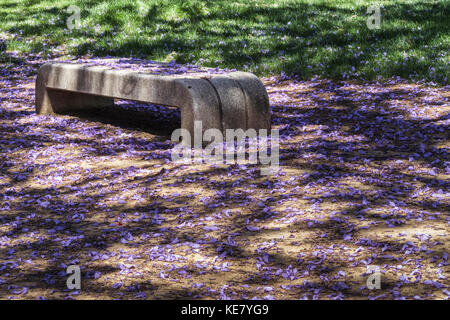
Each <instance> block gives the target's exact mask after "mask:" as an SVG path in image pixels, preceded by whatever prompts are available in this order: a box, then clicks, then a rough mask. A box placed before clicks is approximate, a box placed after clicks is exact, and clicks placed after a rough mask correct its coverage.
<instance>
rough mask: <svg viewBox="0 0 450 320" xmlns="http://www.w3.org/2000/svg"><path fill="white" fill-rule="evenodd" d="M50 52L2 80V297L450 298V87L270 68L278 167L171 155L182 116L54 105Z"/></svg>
mask: <svg viewBox="0 0 450 320" xmlns="http://www.w3.org/2000/svg"><path fill="white" fill-rule="evenodd" d="M43 62H44V61H42V60H41V59H38V58H36V59H33V57H32V56H30V57H28V58H27V59H26V60H25V59H24V60H19V59H18V60H17V61H14V63H11V64H6V63H5V64H3V67H2V70H1V73H0V299H252V298H257V299H368V298H369V299H447V298H448V297H449V295H450V291H449V290H450V289H449V280H448V277H449V276H450V273H449V267H448V264H449V262H448V252H449V247H450V241H449V231H450V227H449V223H450V217H449V212H450V210H449V209H450V201H449V199H450V197H449V196H450V193H449V190H450V189H449V174H450V162H449V153H448V152H449V147H450V144H449V140H448V133H449V130H448V126H449V121H450V118H449V111H450V104H449V97H450V90H449V89H450V88H449V87H448V86H447V87H440V88H439V87H434V86H430V85H425V84H419V83H416V84H414V83H408V82H405V81H403V80H400V79H390V80H389V81H384V82H380V83H377V82H366V83H363V82H351V81H347V82H333V81H331V80H326V79H312V80H311V81H297V80H295V79H291V78H289V77H286V76H284V75H283V76H277V77H271V78H265V79H262V80H263V82H264V84H265V85H266V88H267V91H268V93H269V98H270V103H271V109H272V124H273V129H278V130H279V132H280V168H279V170H278V171H277V172H276V173H274V174H273V175H261V173H260V168H261V166H260V165H253V164H241V165H238V164H233V165H226V164H221V165H209V164H185V165H182V164H178V163H174V162H173V161H171V156H170V155H171V148H173V146H174V143H173V142H171V141H170V136H171V133H172V131H173V130H174V129H176V128H178V127H179V125H180V119H179V112H178V110H177V109H172V108H165V107H161V106H152V105H142V104H137V103H134V102H129V101H117V103H116V106H115V108H114V109H112V110H108V112H90V113H84V114H76V115H64V116H59V117H52V116H38V115H36V114H35V112H34V80H35V75H36V71H37V68H38V67H39V66H40V65H41V64H42V63H43ZM119 64H120V63H119ZM119 66H120V65H119ZM69 265H78V266H80V267H81V271H82V285H81V289H80V290H69V289H67V287H66V279H67V277H68V275H67V274H66V272H65V271H66V267H67V266H69ZM373 267H378V268H379V271H380V272H381V274H380V280H381V288H380V289H372V290H369V289H368V288H367V284H366V282H367V279H368V277H369V276H370V275H371V272H370V271H368V269H369V268H373Z"/></svg>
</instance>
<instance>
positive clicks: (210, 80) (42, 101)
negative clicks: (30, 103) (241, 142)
mask: <svg viewBox="0 0 450 320" xmlns="http://www.w3.org/2000/svg"><path fill="white" fill-rule="evenodd" d="M177 66H179V65H177ZM158 70H163V72H158ZM164 70H165V71H164ZM168 70H170V68H168V67H167V65H163V64H161V65H160V66H158V65H156V67H155V66H154V65H153V67H152V68H150V67H149V68H147V69H146V68H141V69H139V68H131V69H130V68H121V67H120V65H119V67H111V66H109V65H107V64H106V65H96V64H89V63H88V64H86V63H59V62H52V63H47V64H44V65H43V66H42V67H41V68H40V69H39V73H38V75H37V79H36V112H37V113H38V114H41V115H42V114H58V113H60V114H64V113H67V112H72V111H76V110H80V109H87V108H105V107H109V106H112V105H113V104H114V98H116V99H125V100H134V101H139V102H144V103H152V104H158V105H166V106H174V107H179V108H180V111H181V128H185V129H187V130H188V131H189V132H190V133H191V135H193V132H194V131H193V130H194V121H202V130H203V132H204V131H205V130H207V129H209V128H215V129H219V130H221V132H223V133H225V130H226V129H239V128H240V129H243V130H247V129H249V128H253V129H255V130H257V131H258V130H259V129H267V130H268V131H270V128H271V117H270V109H269V98H268V95H267V91H266V89H265V87H264V85H263V84H262V82H261V81H260V80H259V79H258V78H257V77H256V76H255V75H253V74H251V73H247V72H215V71H214V70H215V69H207V70H206V71H205V70H200V71H198V70H194V72H188V71H189V70H188V71H186V72H183V70H182V69H181V71H180V68H179V69H178V71H180V72H178V71H177V72H175V73H174V74H170V72H167V71H168ZM211 70H212V71H211ZM105 112H107V109H105Z"/></svg>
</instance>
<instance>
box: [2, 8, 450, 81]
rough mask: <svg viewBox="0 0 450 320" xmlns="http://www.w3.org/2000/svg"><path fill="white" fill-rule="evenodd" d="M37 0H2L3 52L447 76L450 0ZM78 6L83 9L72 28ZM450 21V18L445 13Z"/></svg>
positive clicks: (347, 74)
mask: <svg viewBox="0 0 450 320" xmlns="http://www.w3.org/2000/svg"><path fill="white" fill-rule="evenodd" d="M370 3H372V2H371V1H349V0H340V1H336V0H335V1H323V0H313V1H303V0H285V1H270V0H258V1H255V0H238V1H234V2H230V1H224V0H217V1H203V2H200V1H192V0H189V1H186V0H184V1H181V0H176V1H168V0H162V1H154V0H150V1H134V0H114V1H100V0H89V1H68V0H59V1H36V0H20V1H19V0H0V20H1V21H2V23H1V24H0V35H1V38H2V39H3V42H2V43H3V44H2V45H1V46H0V47H3V51H5V50H6V52H8V51H19V52H27V53H29V52H35V53H43V54H44V55H46V54H50V55H52V54H55V53H63V54H67V55H73V56H81V55H94V56H107V55H112V56H125V57H129V56H135V57H139V58H147V59H152V60H161V61H170V60H176V61H177V62H179V63H198V64H201V65H204V66H209V67H211V66H212V67H216V66H219V67H227V68H236V69H240V70H248V71H251V72H254V73H256V74H258V75H260V76H266V75H271V74H280V73H282V72H284V73H287V74H295V75H297V76H299V77H300V78H301V79H310V78H312V77H313V76H315V75H317V76H319V77H321V78H334V79H368V80H373V79H379V78H380V77H381V78H389V77H392V76H400V77H402V78H405V79H411V80H426V81H429V82H434V83H437V84H444V85H445V84H447V83H448V79H449V68H448V65H449V54H448V52H449V39H450V24H449V23H448V16H449V15H450V10H449V2H448V1H446V0H442V1H439V0H436V1H411V0H409V1H406V0H400V1H378V3H379V4H380V5H381V8H380V10H381V25H380V28H379V29H373V30H370V29H369V28H368V27H367V25H366V21H367V19H368V14H367V7H368V5H369V4H370ZM70 5H76V6H78V7H79V8H80V9H81V11H80V23H81V27H80V28H79V29H72V30H70V29H69V28H68V27H67V20H68V18H69V17H70V16H71V15H72V13H69V12H68V11H67V9H68V7H69V6H70ZM446 21H447V22H446Z"/></svg>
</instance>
